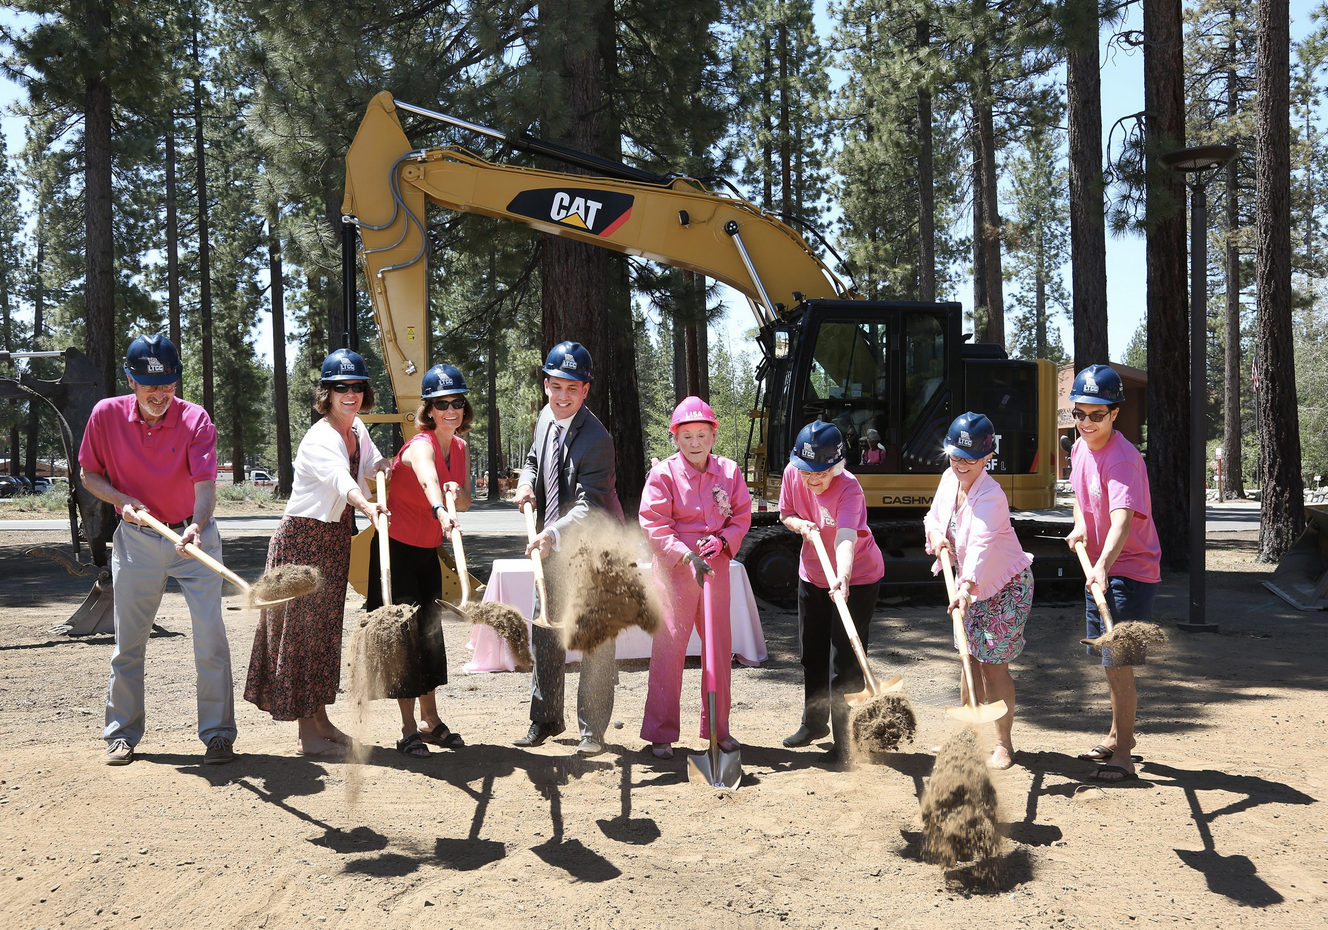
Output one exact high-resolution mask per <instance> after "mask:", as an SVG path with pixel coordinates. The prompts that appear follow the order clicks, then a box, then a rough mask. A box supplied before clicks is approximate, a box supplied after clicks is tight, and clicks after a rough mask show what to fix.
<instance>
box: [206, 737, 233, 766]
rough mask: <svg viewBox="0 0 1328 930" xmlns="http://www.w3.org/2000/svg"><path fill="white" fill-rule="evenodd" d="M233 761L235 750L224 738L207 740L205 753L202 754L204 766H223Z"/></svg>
mask: <svg viewBox="0 0 1328 930" xmlns="http://www.w3.org/2000/svg"><path fill="white" fill-rule="evenodd" d="M234 761H235V750H234V749H232V748H231V741H230V740H228V739H227V738H226V737H224V736H214V737H212V739H210V740H208V748H207V752H205V753H203V764H204V765H225V764H226V763H227V762H234Z"/></svg>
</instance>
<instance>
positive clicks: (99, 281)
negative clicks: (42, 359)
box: [29, 4, 116, 477]
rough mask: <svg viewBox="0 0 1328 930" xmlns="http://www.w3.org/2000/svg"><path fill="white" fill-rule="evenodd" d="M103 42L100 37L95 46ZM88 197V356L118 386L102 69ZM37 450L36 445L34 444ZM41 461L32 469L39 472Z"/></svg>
mask: <svg viewBox="0 0 1328 930" xmlns="http://www.w3.org/2000/svg"><path fill="white" fill-rule="evenodd" d="M110 28H111V16H110V12H109V11H108V10H107V9H105V8H103V7H101V6H100V5H96V4H93V5H90V9H89V11H88V31H89V32H90V33H92V34H94V35H95V34H97V33H106V32H109V31H110ZM101 44H102V43H100V42H97V41H96V40H94V46H100V45H101ZM83 149H84V153H83V161H84V180H83V200H84V210H85V213H84V221H85V229H86V234H87V241H86V254H85V262H84V267H85V270H86V280H85V282H84V288H85V299H86V306H85V312H86V316H87V341H86V348H87V353H88V358H89V360H91V362H92V364H93V367H95V368H96V369H97V371H98V372H99V373H100V374H101V377H102V383H103V384H104V385H106V390H107V391H113V390H114V385H115V383H116V380H115V368H116V365H115V362H116V351H115V346H116V332H115V238H114V236H115V231H114V227H113V225H112V216H111V85H110V84H108V83H107V82H106V80H105V78H104V77H102V76H101V75H95V76H94V75H88V76H87V77H86V79H85V87H84V103H83ZM30 456H31V450H30ZM35 468H36V463H35V461H34V463H33V467H32V468H30V469H29V477H32V476H33V473H34V472H35Z"/></svg>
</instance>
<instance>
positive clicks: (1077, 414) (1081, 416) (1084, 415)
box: [1070, 409, 1111, 423]
mask: <svg viewBox="0 0 1328 930" xmlns="http://www.w3.org/2000/svg"><path fill="white" fill-rule="evenodd" d="M1110 415H1111V411H1110V410H1107V411H1105V412H1099V413H1089V412H1087V411H1086V410H1077V409H1076V410H1072V411H1070V416H1072V417H1074V418H1075V419H1076V420H1079V421H1080V422H1083V421H1084V420H1092V421H1093V422H1094V423H1101V422H1102V421H1103V420H1105V419H1106V418H1107V417H1109V416H1110Z"/></svg>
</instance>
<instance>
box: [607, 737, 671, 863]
mask: <svg viewBox="0 0 1328 930" xmlns="http://www.w3.org/2000/svg"><path fill="white" fill-rule="evenodd" d="M661 761H663V760H661ZM619 770H620V771H621V772H622V787H621V790H620V797H621V799H622V811H621V813H619V815H618V816H617V817H614V818H612V819H608V820H603V819H602V820H596V821H595V823H596V825H597V826H598V827H599V829H600V832H601V833H603V834H604V835H605V836H607V837H608V838H609V839H611V840H615V841H616V842H619V843H627V844H629V845H632V846H648V845H649V844H651V843H653V842H655V840H657V839H659V836H660V833H659V824H657V823H655V821H654V819H653V818H651V817H633V816H632V760H631V758H630V757H629V756H624V757H623V758H622V760H621V762H620V764H619Z"/></svg>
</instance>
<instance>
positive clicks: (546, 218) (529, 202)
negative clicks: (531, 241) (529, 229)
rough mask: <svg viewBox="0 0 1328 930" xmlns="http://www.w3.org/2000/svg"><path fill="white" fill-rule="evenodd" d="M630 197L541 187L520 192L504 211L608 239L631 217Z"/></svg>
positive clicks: (610, 193) (608, 192)
mask: <svg viewBox="0 0 1328 930" xmlns="http://www.w3.org/2000/svg"><path fill="white" fill-rule="evenodd" d="M635 200H636V198H635V197H633V196H632V195H631V194H620V193H618V192H616V191H600V190H591V189H586V188H542V189H539V190H530V191H522V192H521V193H519V194H517V195H516V196H515V197H514V198H512V202H511V203H509V204H508V205H507V209H508V212H510V213H515V214H517V215H518V216H524V217H528V218H530V219H532V220H537V221H542V222H550V221H552V222H554V223H556V224H558V225H559V226H564V227H568V228H571V229H578V230H582V231H584V232H588V233H591V234H592V235H596V236H611V235H613V234H614V233H615V232H616V231H617V230H618V228H619V227H620V226H622V224H623V223H625V222H627V220H628V218H629V217H630V216H631V215H632V204H633V202H634V201H635Z"/></svg>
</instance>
